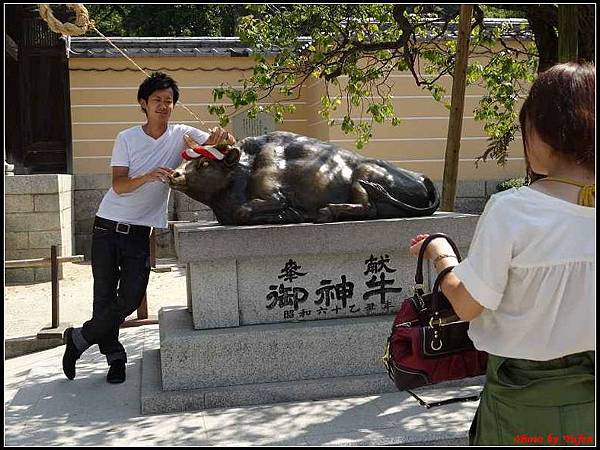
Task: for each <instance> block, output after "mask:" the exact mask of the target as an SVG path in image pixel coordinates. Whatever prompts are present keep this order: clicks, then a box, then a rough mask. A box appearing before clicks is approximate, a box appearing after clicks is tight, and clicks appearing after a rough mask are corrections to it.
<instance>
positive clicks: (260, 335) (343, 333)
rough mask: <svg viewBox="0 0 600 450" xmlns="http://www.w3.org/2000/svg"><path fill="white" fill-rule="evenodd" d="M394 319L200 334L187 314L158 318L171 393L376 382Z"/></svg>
mask: <svg viewBox="0 0 600 450" xmlns="http://www.w3.org/2000/svg"><path fill="white" fill-rule="evenodd" d="M393 319H394V317H393V316H391V315H390V316H376V317H357V318H350V319H335V320H319V321H312V322H297V323H277V324H263V325H249V326H243V327H238V328H221V329H210V330H195V329H194V328H193V324H192V316H191V314H190V313H189V312H188V310H187V309H185V308H182V307H173V308H163V309H161V310H160V312H159V323H160V352H161V364H162V385H163V389H165V390H175V389H202V388H211V387H219V386H234V385H242V384H243V385H251V384H260V383H273V382H286V381H299V380H310V379H320V378H335V377H348V376H363V375H376V376H378V377H379V378H385V377H386V376H387V375H386V371H385V368H384V365H383V362H382V359H381V358H382V356H383V354H384V352H385V344H386V342H387V338H388V336H389V333H390V329H391V326H392V323H393Z"/></svg>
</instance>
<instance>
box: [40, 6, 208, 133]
mask: <svg viewBox="0 0 600 450" xmlns="http://www.w3.org/2000/svg"><path fill="white" fill-rule="evenodd" d="M38 6H39V7H40V17H41V18H42V19H44V20H45V21H46V23H47V24H48V26H49V27H50V29H51V30H52V31H54V32H55V33H60V34H62V35H65V36H80V35H82V34H85V33H86V32H87V31H88V28H90V27H91V28H92V29H93V30H94V31H95V32H96V33H98V34H99V35H100V36H101V37H102V38H104V39H105V40H106V42H108V43H109V44H110V45H112V46H113V47H114V48H115V49H116V50H117V51H118V52H119V53H121V55H123V56H124V57H125V58H126V59H127V60H129V61H130V62H131V63H132V64H133V65H134V66H135V67H137V68H138V69H139V70H140V71H141V72H142V73H143V74H144V75H146V76H147V77H150V74H149V73H148V72H147V71H145V70H144V69H142V68H141V67H140V66H139V65H138V64H137V63H136V62H135V61H134V60H133V59H131V58H130V57H129V56H127V55H126V54H125V53H124V52H123V51H122V50H121V49H120V48H119V47H117V46H116V45H115V44H113V42H112V41H111V40H110V39H109V38H107V37H106V36H104V34H102V33H101V32H100V31H99V30H98V28H96V26H95V25H94V21H93V20H90V16H89V13H88V10H87V8H86V7H85V6H84V5H83V4H82V3H70V4H67V5H66V6H67V8H69V9H72V10H73V11H75V15H76V17H75V23H74V24H72V23H69V22H67V23H62V22H61V21H60V20H58V19H57V18H56V17H54V14H52V8H50V5H47V4H40V5H38ZM179 104H180V105H181V106H182V107H183V108H184V109H185V110H186V111H187V112H189V113H190V114H191V115H192V116H193V117H194V118H195V119H196V120H197V121H198V122H200V123H201V124H202V125H206V124H205V123H204V121H203V120H200V118H199V117H198V116H197V115H196V114H194V112H193V111H192V110H191V109H189V108H188V107H187V106H185V105H184V104H183V102H181V101H180V102H179Z"/></svg>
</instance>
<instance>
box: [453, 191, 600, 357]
mask: <svg viewBox="0 0 600 450" xmlns="http://www.w3.org/2000/svg"><path fill="white" fill-rule="evenodd" d="M595 244H596V237H595V208H590V207H586V206H579V205H576V204H573V203H570V202H567V201H565V200H561V199H558V198H555V197H551V196H549V195H547V194H543V193H541V192H538V191H535V190H533V189H531V188H529V187H522V188H518V189H517V188H512V189H510V190H508V191H504V192H500V193H497V194H495V195H493V196H492V197H491V198H490V200H489V201H488V203H487V204H486V207H485V210H484V212H483V214H482V215H481V217H480V219H479V222H478V224H477V228H476V230H475V235H474V237H473V240H472V242H471V247H470V249H469V255H468V257H467V258H465V259H464V260H463V261H462V262H461V263H460V264H459V265H457V266H456V267H455V268H454V270H453V273H455V274H456V276H457V277H458V278H459V279H460V280H461V281H462V282H463V283H464V286H465V288H466V289H467V291H469V293H470V294H471V295H472V296H473V298H475V300H477V301H478V302H479V303H480V304H481V305H482V306H484V308H485V309H484V310H483V312H482V313H481V314H480V315H479V316H477V317H476V318H475V319H473V320H472V321H471V323H470V325H469V336H470V337H471V339H472V341H473V343H474V344H475V347H476V348H477V349H479V350H484V351H486V352H488V353H490V354H493V355H497V356H503V357H509V358H519V359H530V360H536V361H547V360H550V359H554V358H559V357H561V356H565V355H569V354H573V353H578V352H583V351H588V350H594V349H595V325H596V310H595V309H596V302H595V289H596V275H595V266H596V263H595V248H596V245H595Z"/></svg>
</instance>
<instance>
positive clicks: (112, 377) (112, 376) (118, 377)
mask: <svg viewBox="0 0 600 450" xmlns="http://www.w3.org/2000/svg"><path fill="white" fill-rule="evenodd" d="M106 381H108V382H109V383H113V384H116V383H123V382H124V381H125V361H123V360H122V359H117V360H116V361H113V362H112V364H111V365H110V369H108V373H107V374H106Z"/></svg>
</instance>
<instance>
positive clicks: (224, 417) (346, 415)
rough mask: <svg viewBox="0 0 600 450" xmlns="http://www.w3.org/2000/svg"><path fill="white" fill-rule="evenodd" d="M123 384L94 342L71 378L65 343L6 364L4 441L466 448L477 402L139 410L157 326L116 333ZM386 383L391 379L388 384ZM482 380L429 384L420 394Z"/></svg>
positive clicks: (384, 398) (369, 400) (388, 399)
mask: <svg viewBox="0 0 600 450" xmlns="http://www.w3.org/2000/svg"><path fill="white" fill-rule="evenodd" d="M122 337H123V344H124V345H125V347H126V348H127V352H128V357H129V361H128V363H127V380H126V382H125V383H123V384H118V385H110V384H108V383H106V379H105V377H106V370H107V366H106V361H105V359H104V357H103V356H102V355H101V354H100V353H99V352H98V351H97V349H96V347H92V348H91V349H90V350H88V352H86V353H85V354H84V355H83V357H82V359H80V360H79V361H78V364H77V377H76V378H75V380H73V381H69V380H67V379H66V378H65V376H64V375H63V373H62V367H61V359H62V354H63V351H64V346H60V347H57V348H54V349H50V350H46V351H42V352H37V353H33V354H29V355H24V356H20V357H16V358H12V359H9V360H7V361H5V369H4V374H5V381H4V383H5V385H4V395H5V398H4V405H5V435H4V436H5V444H6V445H11V446H63V445H67V446H104V445H106V446H145V445H152V446H171V445H173V446H180V445H181V446H183V445H205V446H237V445H240V446H250V445H255V446H307V445H323V446H325V445H327V446H337V445H419V444H420V445H466V444H467V433H468V429H469V426H470V423H471V420H472V418H473V416H474V414H475V409H476V407H477V403H476V402H469V403H463V404H453V405H447V406H443V407H439V408H433V409H431V410H427V409H425V408H422V407H420V406H418V405H417V403H416V401H415V400H414V399H413V398H412V397H409V396H408V395H407V394H405V393H400V392H397V393H392V394H383V395H371V396H366V397H353V398H340V399H331V400H319V401H308V402H307V401H305V402H296V403H280V404H275V405H261V406H250V407H241V408H227V409H212V410H206V411H197V412H186V413H172V414H163V415H154V416H143V415H142V414H141V413H140V388H141V386H140V382H141V364H142V360H141V355H142V352H143V351H144V350H149V349H155V348H158V344H159V337H158V326H157V325H153V326H145V327H140V328H128V329H125V330H123V331H122ZM390 382H391V381H390ZM480 389H481V386H478V385H475V386H470V387H462V388H445V389H436V390H428V391H427V393H426V394H423V395H424V398H425V399H427V400H433V399H439V398H446V396H455V395H461V396H463V395H471V394H472V393H473V392H478V391H479V390H480Z"/></svg>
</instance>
